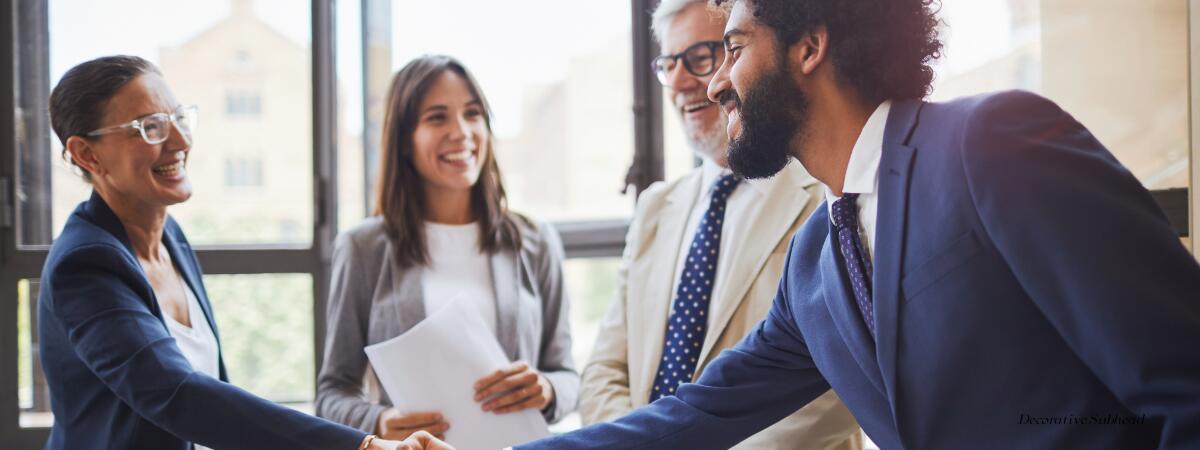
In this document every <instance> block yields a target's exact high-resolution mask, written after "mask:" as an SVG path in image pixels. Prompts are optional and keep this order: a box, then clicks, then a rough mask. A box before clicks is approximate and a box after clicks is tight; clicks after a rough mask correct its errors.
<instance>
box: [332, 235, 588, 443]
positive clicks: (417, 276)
mask: <svg viewBox="0 0 1200 450" xmlns="http://www.w3.org/2000/svg"><path fill="white" fill-rule="evenodd" d="M515 218H516V222H517V225H518V228H519V229H520V231H521V241H522V245H521V250H520V251H519V252H515V253H514V252H511V251H505V252H499V253H497V254H496V255H494V256H492V258H491V268H492V279H493V283H494V285H495V290H496V322H497V323H496V338H497V340H498V341H499V342H500V347H501V348H503V349H504V352H505V353H506V354H507V355H508V358H509V359H510V360H513V361H516V360H522V361H526V362H528V363H529V364H530V365H531V366H534V367H536V368H537V369H538V371H539V372H541V373H542V375H544V376H545V377H546V378H547V379H549V381H550V383H551V384H552V385H553V386H554V403H553V404H551V406H550V408H548V410H547V411H545V412H543V416H544V417H545V418H546V421H547V422H556V421H558V420H559V419H561V418H562V417H563V416H565V415H566V414H567V413H569V412H571V411H572V410H574V409H575V402H576V400H577V399H578V396H579V374H578V373H576V371H575V367H574V366H575V365H574V363H573V362H572V360H571V330H570V324H569V321H568V315H567V308H568V305H567V300H566V294H565V291H564V289H563V283H562V260H563V248H562V241H561V240H560V238H559V237H558V233H557V232H555V231H554V229H553V228H551V227H550V226H549V225H547V224H536V223H533V222H531V221H529V220H527V219H525V218H523V217H521V216H515ZM393 254H394V247H393V244H392V242H391V240H390V239H389V238H388V237H387V235H386V234H385V232H384V226H383V220H382V219H381V218H379V217H371V218H368V219H367V220H366V221H365V222H364V223H363V224H361V225H359V226H357V227H355V228H353V229H351V230H348V231H346V232H344V233H342V234H340V235H339V236H338V238H337V241H336V243H335V245H334V251H333V271H332V279H331V280H330V289H329V306H328V324H329V325H328V327H329V328H328V333H327V335H326V337H325V362H324V365H323V366H322V367H321V374H320V375H319V376H318V377H317V401H316V408H317V415H318V416H320V417H324V418H327V419H330V420H333V421H336V422H340V423H343V424H346V425H349V426H352V427H357V428H358V429H360V430H363V431H366V432H368V433H371V432H375V427H376V424H377V423H378V422H379V414H380V413H382V412H383V411H384V410H385V409H387V408H388V407H390V406H391V404H392V402H391V400H390V399H388V396H387V393H385V392H383V389H382V388H381V386H380V384H379V381H378V380H377V379H376V378H375V375H374V372H373V371H370V370H367V369H368V368H369V366H370V364H369V362H368V361H367V354H366V353H365V352H364V351H363V348H364V347H366V346H368V345H371V344H375V343H378V342H382V341H386V340H388V339H391V338H393V337H396V336H399V335H400V334H401V333H404V332H405V331H407V330H408V329H409V328H412V327H413V325H416V324H417V323H418V322H420V321H421V320H422V319H424V318H425V303H424V299H423V297H422V294H421V292H422V289H421V269H420V268H410V269H400V268H399V267H398V266H397V265H396V264H395V262H394V261H395V260H394V259H393V257H392V255H393ZM414 370H420V368H414ZM452 425H453V424H452Z"/></svg>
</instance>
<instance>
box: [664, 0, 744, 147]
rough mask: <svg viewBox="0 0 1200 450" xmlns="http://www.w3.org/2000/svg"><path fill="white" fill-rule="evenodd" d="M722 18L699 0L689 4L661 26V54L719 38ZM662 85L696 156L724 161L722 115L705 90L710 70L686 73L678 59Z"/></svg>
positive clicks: (719, 39)
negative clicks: (666, 23) (664, 84)
mask: <svg viewBox="0 0 1200 450" xmlns="http://www.w3.org/2000/svg"><path fill="white" fill-rule="evenodd" d="M724 27H725V19H724V17H722V15H720V14H716V13H713V12H711V11H709V10H708V8H707V7H706V6H705V4H703V3H696V4H692V5H689V6H688V7H686V8H684V9H683V10H682V11H680V12H679V13H678V14H677V15H676V16H675V17H674V19H672V20H671V22H670V24H669V25H668V26H667V27H666V28H665V29H664V30H663V34H662V36H663V41H662V49H663V53H664V54H668V55H674V54H678V53H680V52H683V51H684V50H685V49H687V48H689V47H691V46H693V45H696V44H698V43H700V42H706V41H717V42H720V41H721V34H722V33H723V32H724ZM723 53H724V52H723V51H722V50H721V49H717V53H716V54H715V55H714V56H715V57H716V61H715V62H714V64H720V62H721V58H722V57H723ZM667 75H668V78H667V80H666V81H667V85H666V88H667V90H668V92H669V95H670V96H671V101H672V103H673V104H674V106H675V110H676V111H677V112H678V113H679V114H680V118H681V119H682V120H683V126H684V130H685V132H686V133H687V140H688V143H689V144H690V145H691V147H692V149H693V150H694V151H695V152H696V153H697V155H698V156H702V157H706V158H711V159H713V160H714V161H717V163H718V164H721V165H724V164H725V146H726V142H727V141H728V139H727V138H726V135H725V124H726V118H725V115H724V114H723V113H722V112H721V110H720V108H719V107H718V106H717V105H716V104H715V103H713V102H712V101H710V100H709V99H708V96H707V94H706V91H707V89H708V83H709V81H710V80H712V74H708V75H706V76H702V77H697V76H695V75H692V74H691V73H688V71H687V69H685V68H684V64H683V61H682V60H680V61H678V63H677V64H675V67H674V69H672V70H671V72H670V73H668V74H667Z"/></svg>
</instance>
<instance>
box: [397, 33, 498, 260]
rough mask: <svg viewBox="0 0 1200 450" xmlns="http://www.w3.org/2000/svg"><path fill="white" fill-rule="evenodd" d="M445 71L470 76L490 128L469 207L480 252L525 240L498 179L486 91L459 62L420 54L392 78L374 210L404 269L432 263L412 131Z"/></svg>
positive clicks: (469, 84) (422, 185)
mask: <svg viewBox="0 0 1200 450" xmlns="http://www.w3.org/2000/svg"><path fill="white" fill-rule="evenodd" d="M447 70H451V71H454V72H455V73H456V74H458V75H459V76H461V77H462V78H463V79H464V80H466V82H467V87H468V88H469V89H470V90H471V93H472V94H474V95H475V97H476V98H478V99H479V102H480V103H481V104H482V106H483V110H484V114H483V119H484V123H485V124H486V125H487V130H488V135H487V140H486V142H485V143H484V146H485V147H486V148H487V151H485V152H484V154H485V155H486V156H485V157H484V160H483V167H482V169H481V170H480V172H479V179H478V180H476V181H475V185H474V186H472V187H471V209H472V212H473V213H474V215H475V218H476V220H477V221H478V222H479V237H480V239H479V247H480V249H479V250H480V251H482V252H485V253H487V254H489V255H490V254H495V253H496V252H499V251H502V250H516V249H517V248H518V247H519V246H520V242H521V233H520V231H519V230H518V228H517V224H516V221H515V220H514V218H513V215H512V214H510V212H509V210H508V200H507V199H506V197H505V195H504V185H503V183H501V181H500V167H499V165H498V164H497V163H496V152H495V151H494V150H495V145H494V142H495V140H496V139H495V136H494V135H493V134H492V109H491V107H490V106H489V105H488V101H487V98H486V97H484V96H483V90H482V89H480V88H479V83H478V82H477V81H475V77H474V76H472V75H471V72H469V71H467V68H466V67H464V66H463V65H462V63H461V62H459V61H458V60H456V59H454V58H451V57H449V56H442V55H428V56H422V57H419V58H417V59H414V60H412V61H411V62H409V63H408V64H407V65H405V66H404V68H403V69H400V71H399V72H396V75H395V77H393V78H392V86H391V88H390V89H389V93H388V99H387V103H386V104H387V110H386V111H385V112H384V116H383V138H382V140H381V148H382V149H383V151H382V155H380V162H379V178H378V181H377V185H376V191H375V211H374V212H373V214H375V215H379V216H382V217H383V223H384V228H385V230H386V231H387V234H388V237H390V238H391V240H392V243H393V244H394V246H395V247H396V254H395V258H396V262H397V263H398V264H399V265H400V267H402V268H409V267H413V266H419V265H425V264H428V263H429V249H428V247H427V245H426V238H425V217H426V205H425V187H424V182H423V181H422V178H421V175H420V174H419V173H417V168H416V166H415V165H414V164H413V132H414V131H415V130H416V127H417V119H418V118H419V114H418V113H419V111H418V109H419V108H420V106H421V102H422V101H423V100H424V99H425V94H426V93H428V92H429V87H430V86H431V85H432V84H433V81H434V80H435V79H437V77H438V76H439V75H441V74H442V73H443V72H445V71H447Z"/></svg>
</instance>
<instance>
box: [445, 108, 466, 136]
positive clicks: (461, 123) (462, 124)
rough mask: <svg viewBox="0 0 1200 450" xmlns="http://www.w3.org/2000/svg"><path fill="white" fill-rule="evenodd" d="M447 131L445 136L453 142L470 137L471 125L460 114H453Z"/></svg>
mask: <svg viewBox="0 0 1200 450" xmlns="http://www.w3.org/2000/svg"><path fill="white" fill-rule="evenodd" d="M449 131H450V133H449V134H448V135H447V136H446V137H448V138H449V139H450V140H451V141H454V142H461V141H466V140H469V139H470V138H471V126H470V124H468V123H467V118H466V117H463V115H462V114H457V115H455V118H454V120H451V121H450V130H449Z"/></svg>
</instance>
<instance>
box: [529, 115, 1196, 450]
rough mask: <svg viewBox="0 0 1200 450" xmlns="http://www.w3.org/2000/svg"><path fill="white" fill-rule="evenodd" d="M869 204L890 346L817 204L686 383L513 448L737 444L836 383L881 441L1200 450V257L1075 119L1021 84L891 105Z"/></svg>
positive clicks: (889, 445)
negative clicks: (756, 314)
mask: <svg viewBox="0 0 1200 450" xmlns="http://www.w3.org/2000/svg"><path fill="white" fill-rule="evenodd" d="M878 192H879V195H880V197H879V210H878V222H877V231H876V238H875V242H876V252H875V257H876V258H875V269H874V270H875V272H874V274H873V286H874V288H875V289H874V292H873V299H874V305H875V314H876V316H875V317H876V326H877V331H878V337H877V338H872V337H871V335H870V334H869V332H868V331H867V328H866V327H865V325H864V323H863V320H862V318H861V315H860V314H859V312H858V310H857V307H856V306H855V303H854V300H853V294H852V293H851V291H850V289H849V285H848V283H847V276H846V275H845V271H844V270H842V268H841V267H842V263H841V261H840V260H839V259H838V258H840V257H839V256H837V255H838V253H839V252H838V251H837V250H836V249H835V248H833V247H832V245H831V242H833V243H834V244H833V245H836V239H832V238H831V237H832V236H831V231H830V228H831V227H830V226H829V215H828V210H827V209H826V208H825V207H824V206H822V207H820V208H818V209H817V211H816V212H815V213H814V214H813V215H812V218H811V219H810V220H809V221H808V222H807V223H806V224H805V225H804V226H803V227H802V228H801V230H800V231H799V232H798V233H797V234H796V236H795V237H794V239H793V241H792V244H791V249H790V251H789V256H788V262H787V266H786V268H785V270H784V274H785V275H784V277H783V279H782V280H781V282H780V287H779V293H778V296H777V298H776V300H775V303H774V305H773V307H772V309H771V311H770V313H769V314H768V316H767V318H766V319H765V320H764V321H763V322H762V323H760V324H759V325H758V327H757V328H756V329H755V330H754V331H753V332H751V333H750V334H749V335H748V336H747V337H746V338H745V339H744V340H743V341H742V342H741V343H740V344H739V345H737V346H736V347H735V348H733V349H731V350H728V351H726V352H724V353H722V354H721V355H720V357H718V358H717V359H716V360H715V361H713V363H712V364H711V365H710V366H709V368H708V369H707V370H705V372H704V375H703V376H702V377H700V379H699V380H697V382H696V383H695V384H685V385H683V386H681V387H680V388H679V390H678V396H677V397H668V398H665V399H663V400H660V401H658V402H655V403H654V404H652V405H650V406H648V407H646V408H643V409H640V410H637V411H636V412H634V413H632V414H630V415H628V416H626V417H624V418H622V419H620V420H618V421H616V422H614V423H607V424H600V425H596V426H592V427H588V428H585V429H583V430H581V431H579V432H577V433H573V434H567V435H563V436H558V437H555V438H551V439H548V440H543V441H538V442H535V443H533V444H532V445H528V446H525V447H522V448H530V449H540V448H556V449H557V448H606V449H607V448H687V449H710V448H711V449H716V448H728V447H730V446H732V445H733V444H735V443H737V442H738V441H740V440H741V439H742V438H744V437H746V436H749V435H750V434H751V433H753V432H755V431H756V430H759V429H761V428H763V427H766V426H768V425H770V424H771V423H773V422H775V421H776V420H778V419H780V418H782V417H784V416H786V415H787V414H789V413H791V412H793V411H795V410H796V409H797V408H799V407H801V406H802V405H804V404H806V403H807V402H809V401H810V400H811V399H813V398H815V397H816V396H817V395H819V394H821V393H823V392H825V391H826V390H827V389H829V388H830V387H832V388H833V390H834V391H836V392H837V394H838V396H839V397H841V399H842V400H843V401H844V402H845V403H846V406H848V407H849V409H850V411H851V412H852V413H853V414H854V416H855V418H857V419H858V422H859V423H860V424H862V427H863V429H864V430H866V432H867V434H868V435H869V436H870V437H871V439H872V440H873V441H875V442H876V443H877V444H879V446H880V447H881V448H884V449H914V450H916V449H992V448H994V449H1059V448H1086V449H1146V448H1161V449H1198V448H1200V350H1198V349H1200V266H1198V265H1197V263H1196V261H1195V259H1193V257H1192V256H1191V255H1190V254H1189V253H1188V252H1187V251H1186V250H1185V248H1184V247H1183V246H1182V245H1180V242H1179V238H1178V237H1177V236H1176V235H1175V233H1174V232H1173V231H1172V229H1171V227H1170V226H1169V225H1168V223H1167V220H1166V218H1165V217H1164V215H1163V213H1162V212H1161V210H1160V209H1159V208H1158V207H1157V205H1156V204H1155V203H1154V201H1153V200H1152V199H1151V197H1150V195H1149V194H1148V193H1147V191H1146V190H1145V189H1144V188H1143V187H1142V186H1141V184H1140V183H1139V182H1138V180H1137V179H1135V178H1134V176H1133V175H1132V174H1131V173H1130V172H1129V171H1128V170H1126V169H1125V168H1124V167H1122V166H1121V164H1120V163H1118V162H1117V161H1116V159H1115V158H1113V156H1112V154H1110V153H1109V152H1108V151H1107V150H1106V149H1105V148H1104V147H1103V146H1102V145H1101V144H1100V142H1098V141H1097V140H1096V138H1095V137H1093V136H1092V134H1091V133H1089V132H1088V131H1087V129H1085V128H1084V127H1083V126H1082V125H1081V124H1079V122H1077V121H1076V120H1075V119H1073V118H1072V117H1071V116H1070V115H1068V114H1067V113H1065V112H1064V111H1062V110H1061V109H1059V107H1058V106H1056V105H1055V104H1053V103H1052V102H1050V101H1048V100H1046V99H1043V98H1041V97H1038V96H1036V95H1033V94H1030V93H1026V92H1005V93H1000V94H993V95H983V96H977V97H972V98H966V99H961V100H957V101H953V102H950V103H923V102H919V101H900V102H896V103H895V104H894V105H893V107H892V110H891V114H890V117H889V118H888V121H887V126H886V132H885V141H884V148H883V155H882V162H881V167H880V170H879V191H878ZM1118 420H1131V421H1135V422H1141V423H1136V424H1104V423H1105V422H1113V421H1118Z"/></svg>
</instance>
